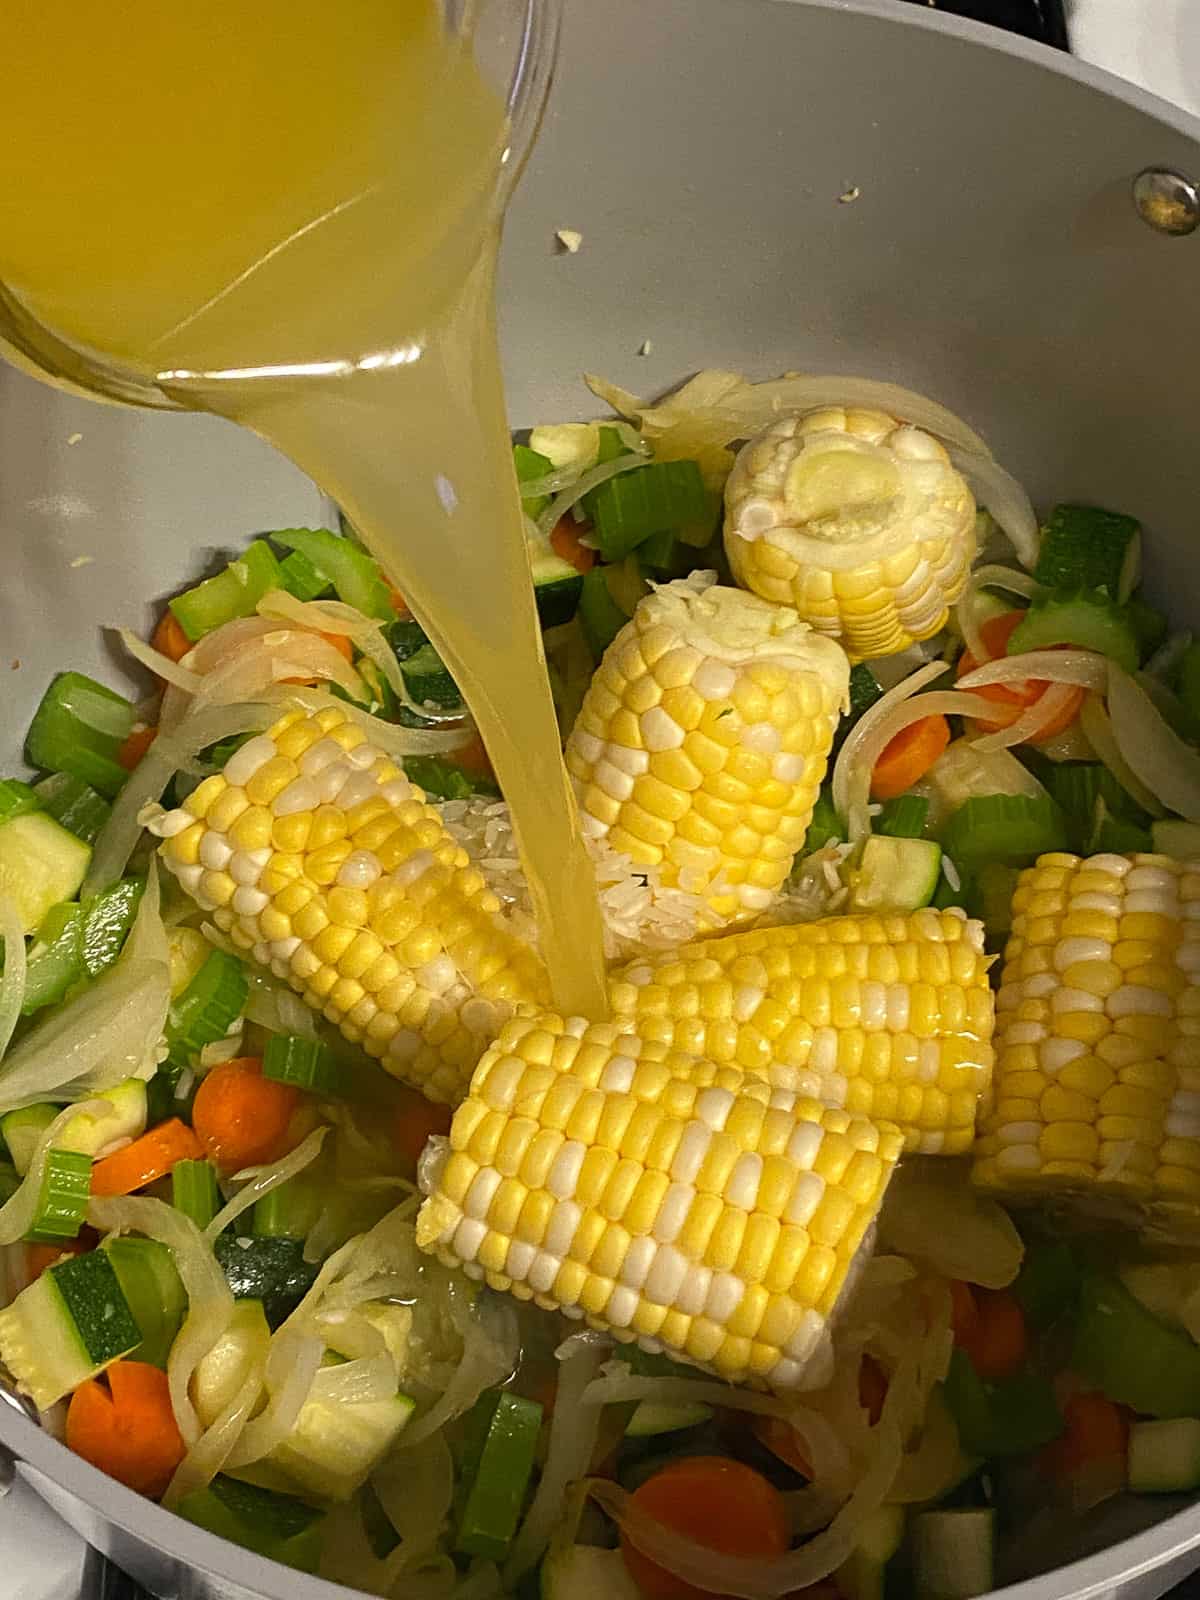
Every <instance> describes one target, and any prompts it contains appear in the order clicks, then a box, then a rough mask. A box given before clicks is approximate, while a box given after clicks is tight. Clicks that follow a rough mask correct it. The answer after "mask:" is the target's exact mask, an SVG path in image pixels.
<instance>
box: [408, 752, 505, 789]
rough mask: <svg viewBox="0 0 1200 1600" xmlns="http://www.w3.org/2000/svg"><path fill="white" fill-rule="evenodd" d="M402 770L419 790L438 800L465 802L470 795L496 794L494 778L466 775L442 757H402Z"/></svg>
mask: <svg viewBox="0 0 1200 1600" xmlns="http://www.w3.org/2000/svg"><path fill="white" fill-rule="evenodd" d="M404 771H405V773H406V774H407V776H408V777H409V778H411V779H412V781H413V782H414V783H415V784H416V785H417V787H418V788H419V789H423V790H424V791H425V793H426V794H428V795H433V796H434V797H435V798H436V799H438V800H466V799H469V798H470V796H471V795H473V794H493V795H497V796H498V795H499V793H500V787H499V785H498V784H497V783H496V780H495V779H494V778H488V777H484V776H483V775H482V774H476V773H473V772H467V771H466V770H465V769H464V768H463V767H459V766H456V765H455V763H454V762H453V761H450V760H448V759H446V758H444V757H442V756H405V757H404Z"/></svg>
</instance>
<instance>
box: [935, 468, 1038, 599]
mask: <svg viewBox="0 0 1200 1600" xmlns="http://www.w3.org/2000/svg"><path fill="white" fill-rule="evenodd" d="M950 459H951V460H952V461H953V462H954V465H955V466H956V467H957V468H958V470H959V472H961V473H962V475H963V477H964V478H965V479H966V480H967V483H968V484H969V485H970V487H971V492H972V494H973V495H974V496H975V499H976V500H977V501H978V502H979V504H980V505H983V506H986V507H987V509H988V511H989V512H990V513H991V515H992V517H993V519H994V520H995V521H996V522H997V523H998V524H999V525H1000V527H1001V528H1002V529H1003V530H1004V533H1005V535H1006V536H1007V538H1008V540H1009V543H1010V544H1011V545H1012V547H1013V549H1014V550H1015V551H1016V553H1017V560H1018V561H1019V562H1020V563H1021V565H1022V566H1023V567H1026V568H1028V569H1029V570H1032V569H1033V568H1034V567H1035V566H1036V565H1037V558H1038V545H1039V543H1040V535H1039V533H1038V522H1037V516H1036V515H1035V513H1034V509H1033V506H1032V504H1031V503H1030V499H1029V496H1028V495H1027V494H1026V493H1025V491H1024V489H1023V488H1022V487H1021V485H1020V484H1019V483H1018V482H1017V480H1016V479H1015V478H1014V477H1013V475H1012V474H1011V473H1010V472H1005V470H1004V468H1003V467H1002V466H1000V465H999V464H998V463H997V462H995V461H993V460H992V459H991V458H990V457H985V456H981V455H979V454H978V453H977V452H975V451H973V450H971V449H970V448H969V447H968V448H967V449H965V450H963V449H958V448H956V447H952V448H951V450H950Z"/></svg>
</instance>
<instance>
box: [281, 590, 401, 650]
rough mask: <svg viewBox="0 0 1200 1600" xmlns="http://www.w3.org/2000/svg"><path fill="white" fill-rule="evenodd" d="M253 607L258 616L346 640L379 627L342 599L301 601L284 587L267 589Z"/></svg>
mask: <svg viewBox="0 0 1200 1600" xmlns="http://www.w3.org/2000/svg"><path fill="white" fill-rule="evenodd" d="M254 609H255V611H257V613H258V615H259V616H260V617H282V618H284V619H285V620H286V621H287V622H294V623H295V624H296V626H297V627H298V628H308V629H310V630H311V631H312V632H313V633H340V634H344V635H345V636H346V638H348V639H354V638H356V637H357V636H358V635H359V634H360V633H366V632H369V631H370V630H371V629H372V628H379V627H380V626H381V623H379V622H378V621H376V620H375V619H374V618H372V617H368V616H367V615H366V614H365V613H364V612H362V611H360V610H359V609H358V607H357V606H348V605H346V604H345V602H344V601H341V600H300V599H298V598H297V596H296V595H294V594H289V593H288V592H287V590H286V589H268V590H267V592H266V594H264V595H263V597H262V599H261V600H260V601H259V602H258V604H257V605H256V606H255V608H254Z"/></svg>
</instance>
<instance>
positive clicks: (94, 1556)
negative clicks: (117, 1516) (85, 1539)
mask: <svg viewBox="0 0 1200 1600" xmlns="http://www.w3.org/2000/svg"><path fill="white" fill-rule="evenodd" d="M81 1592H82V1594H84V1595H86V1596H87V1597H88V1600H154V1596H153V1595H152V1594H151V1593H150V1591H149V1589H144V1588H143V1587H142V1585H141V1584H140V1583H138V1582H137V1580H136V1579H134V1578H131V1577H130V1576H129V1574H128V1573H127V1572H122V1571H121V1569H120V1567H117V1566H114V1565H113V1563H112V1562H111V1561H110V1560H109V1559H108V1557H107V1556H106V1555H102V1554H101V1553H100V1551H99V1550H96V1549H94V1548H93V1549H90V1550H89V1551H88V1553H87V1559H86V1561H85V1562H84V1565H83V1588H82V1591H81Z"/></svg>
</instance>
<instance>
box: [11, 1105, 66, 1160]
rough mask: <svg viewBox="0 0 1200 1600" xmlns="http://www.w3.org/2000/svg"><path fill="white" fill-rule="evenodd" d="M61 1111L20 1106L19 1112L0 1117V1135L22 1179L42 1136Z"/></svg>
mask: <svg viewBox="0 0 1200 1600" xmlns="http://www.w3.org/2000/svg"><path fill="white" fill-rule="evenodd" d="M61 1110H62V1107H61V1106H52V1105H46V1104H40V1105H36V1106H22V1107H21V1109H20V1110H19V1111H6V1112H5V1113H4V1115H3V1116H2V1117H0V1133H2V1134H3V1135H4V1143H5V1144H6V1145H7V1146H8V1154H9V1157H10V1159H11V1161H12V1164H13V1166H14V1167H15V1168H16V1169H17V1172H18V1173H19V1174H20V1176H21V1177H22V1178H23V1177H24V1176H25V1174H26V1173H27V1172H28V1171H29V1164H30V1162H31V1161H32V1160H33V1152H34V1151H35V1150H36V1149H37V1147H38V1145H39V1144H40V1143H41V1139H42V1135H43V1134H44V1133H45V1131H46V1129H47V1128H48V1127H49V1126H50V1124H51V1123H52V1122H53V1121H54V1119H55V1117H56V1116H57V1115H58V1113H59V1112H60V1111H61Z"/></svg>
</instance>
